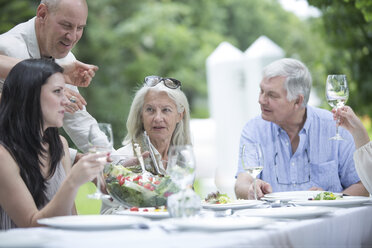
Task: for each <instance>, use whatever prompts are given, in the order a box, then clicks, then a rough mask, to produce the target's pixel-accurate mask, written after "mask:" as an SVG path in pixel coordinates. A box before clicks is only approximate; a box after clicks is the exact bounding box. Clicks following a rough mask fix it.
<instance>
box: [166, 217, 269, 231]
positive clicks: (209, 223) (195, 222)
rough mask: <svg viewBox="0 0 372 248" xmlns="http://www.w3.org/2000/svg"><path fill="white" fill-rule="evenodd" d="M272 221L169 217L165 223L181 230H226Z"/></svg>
mask: <svg viewBox="0 0 372 248" xmlns="http://www.w3.org/2000/svg"><path fill="white" fill-rule="evenodd" d="M269 223H272V220H270V219H268V218H261V217H239V218H235V217H226V218H198V217H195V218H184V219H183V218H179V219H170V220H169V221H167V224H170V225H173V226H174V227H176V228H178V229H181V230H192V231H195V230H201V231H227V230H238V229H256V228H262V227H264V226H265V225H267V224H269Z"/></svg>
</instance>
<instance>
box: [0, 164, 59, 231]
mask: <svg viewBox="0 0 372 248" xmlns="http://www.w3.org/2000/svg"><path fill="white" fill-rule="evenodd" d="M65 177H66V173H65V170H64V168H63V166H62V163H61V162H59V164H58V165H57V168H56V171H55V173H54V175H53V176H52V177H51V178H50V179H49V180H47V183H46V192H45V194H46V197H47V203H48V202H49V201H50V200H51V199H52V198H53V196H54V195H55V194H56V193H57V191H58V189H59V188H60V187H61V184H62V182H63V180H64V179H65ZM47 203H46V204H47ZM43 207H44V206H42V207H41V208H43ZM16 227H17V226H16V225H15V223H14V222H13V221H12V220H11V218H10V217H9V216H8V214H7V213H6V212H5V211H4V209H3V208H2V207H1V206H0V230H7V229H10V228H16Z"/></svg>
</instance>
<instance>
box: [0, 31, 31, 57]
mask: <svg viewBox="0 0 372 248" xmlns="http://www.w3.org/2000/svg"><path fill="white" fill-rule="evenodd" d="M12 30H13V29H11V30H9V31H8V32H6V33H4V34H1V35H0V54H3V55H7V56H10V57H16V58H20V59H24V58H25V53H26V55H28V52H27V44H26V41H25V36H24V35H22V33H21V32H13V31H12Z"/></svg>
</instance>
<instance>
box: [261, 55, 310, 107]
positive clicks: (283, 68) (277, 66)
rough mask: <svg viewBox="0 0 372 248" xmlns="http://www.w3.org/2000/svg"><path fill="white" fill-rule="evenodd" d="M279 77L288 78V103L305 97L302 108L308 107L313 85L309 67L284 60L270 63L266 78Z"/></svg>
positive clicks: (267, 67) (285, 86)
mask: <svg viewBox="0 0 372 248" xmlns="http://www.w3.org/2000/svg"><path fill="white" fill-rule="evenodd" d="M278 76H282V77H285V78H286V80H285V82H284V89H285V90H286V91H287V99H288V101H292V100H294V99H296V98H297V97H298V96H299V95H303V96H304V101H303V104H302V106H304V107H306V105H307V103H308V101H309V97H310V90H311V85H312V78H311V74H310V72H309V70H308V69H307V67H306V66H305V65H304V64H303V63H302V62H301V61H299V60H296V59H290V58H284V59H279V60H276V61H274V62H272V63H270V64H269V65H267V66H266V67H265V68H264V70H263V77H264V78H267V79H270V78H274V77H278Z"/></svg>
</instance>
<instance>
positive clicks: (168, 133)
mask: <svg viewBox="0 0 372 248" xmlns="http://www.w3.org/2000/svg"><path fill="white" fill-rule="evenodd" d="M127 131H128V133H127V136H126V137H125V139H124V141H123V145H124V146H123V147H121V148H120V149H118V150H117V151H116V152H115V153H113V154H112V158H113V159H114V161H118V159H119V160H120V156H126V157H135V156H136V152H135V150H134V149H135V144H138V145H139V146H140V147H141V152H142V153H143V155H144V156H143V157H144V158H146V159H145V166H146V170H147V171H150V172H152V173H153V174H166V169H167V160H168V150H169V148H170V146H174V145H191V137H190V110H189V103H188V101H187V98H186V95H185V94H184V93H183V92H182V90H181V82H180V81H178V80H177V79H174V78H163V77H159V76H148V77H146V78H145V80H144V85H143V86H142V87H141V88H140V89H139V90H138V91H137V92H136V94H135V96H134V99H133V102H132V105H131V108H130V111H129V115H128V119H127ZM115 155H117V156H119V158H115ZM149 155H151V156H149ZM134 160H135V159H134ZM134 160H133V161H134ZM136 162H137V161H136ZM126 164H130V166H133V163H131V162H130V163H126ZM155 164H156V165H155ZM124 166H126V165H125V164H124ZM134 167H135V168H132V170H134V171H135V170H136V169H137V170H138V172H140V170H141V169H140V166H139V165H134ZM108 205H109V206H111V207H114V208H108ZM115 207H116V203H115V202H113V203H110V202H108V201H106V200H105V201H103V205H102V210H101V212H102V213H106V214H107V213H111V212H112V211H114V209H115Z"/></svg>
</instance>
